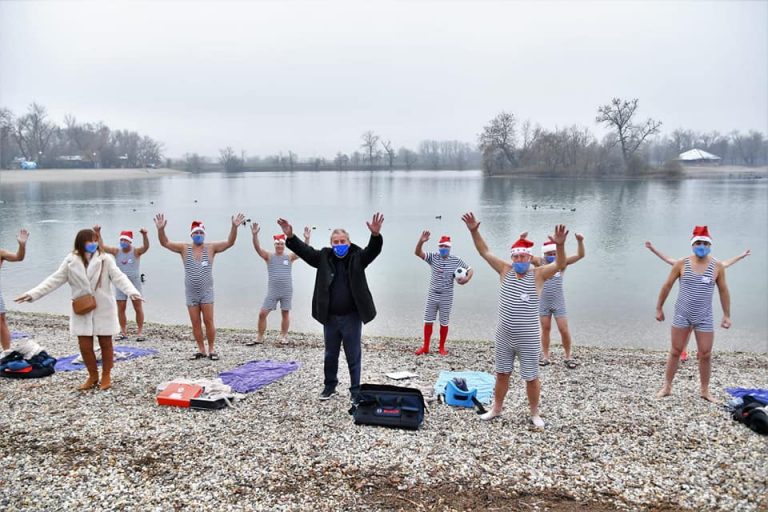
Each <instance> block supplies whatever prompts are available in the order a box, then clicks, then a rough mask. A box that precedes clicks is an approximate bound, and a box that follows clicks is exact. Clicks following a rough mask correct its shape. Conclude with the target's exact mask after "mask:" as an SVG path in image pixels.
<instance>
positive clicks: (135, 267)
mask: <svg viewBox="0 0 768 512" xmlns="http://www.w3.org/2000/svg"><path fill="white" fill-rule="evenodd" d="M115 262H116V263H117V268H119V269H120V270H122V271H123V274H125V275H126V276H128V279H130V280H131V283H133V286H135V287H136V289H137V290H139V293H141V272H139V257H138V256H136V253H135V251H134V249H133V248H131V250H130V251H128V252H123V251H122V249H119V250H118V251H117V254H116V255H115ZM115 300H128V296H127V295H126V294H125V293H123V291H122V290H121V289H119V288H118V287H117V286H115Z"/></svg>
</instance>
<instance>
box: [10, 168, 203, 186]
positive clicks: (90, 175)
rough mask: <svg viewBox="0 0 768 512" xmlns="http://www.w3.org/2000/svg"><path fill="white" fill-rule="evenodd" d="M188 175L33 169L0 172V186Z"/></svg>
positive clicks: (166, 171)
mask: <svg viewBox="0 0 768 512" xmlns="http://www.w3.org/2000/svg"><path fill="white" fill-rule="evenodd" d="M186 174H188V173H187V172H185V171H177V170H174V169H166V168H161V169H146V168H142V169H34V170H25V171H21V170H18V171H16V170H13V171H7V170H0V185H9V184H16V183H31V182H37V183H39V182H45V183H56V182H68V181H112V180H134V179H146V178H163V177H166V176H178V175H186Z"/></svg>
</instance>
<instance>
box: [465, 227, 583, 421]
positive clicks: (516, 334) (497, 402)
mask: <svg viewBox="0 0 768 512" xmlns="http://www.w3.org/2000/svg"><path fill="white" fill-rule="evenodd" d="M461 219H462V220H463V221H464V223H465V224H466V225H467V229H469V231H470V233H471V234H472V240H473V241H474V243H475V248H476V249H477V252H478V253H480V256H482V257H483V259H484V260H485V261H487V262H488V264H489V265H490V266H491V268H493V269H494V270H495V271H496V272H498V273H499V276H501V291H500V293H499V315H498V323H497V326H496V339H495V351H496V386H495V390H494V398H493V405H492V407H491V410H490V411H488V412H487V413H485V414H483V415H482V416H481V417H480V418H481V419H483V420H492V419H494V418H496V417H498V416H500V415H501V411H502V407H503V405H504V398H505V396H506V394H507V390H508V389H509V380H510V376H511V374H512V371H513V370H514V366H515V359H516V358H518V359H519V360H520V376H521V377H522V378H523V380H524V381H525V391H526V394H527V396H528V406H529V409H530V413H531V422H532V423H533V425H534V427H536V428H537V429H543V428H544V420H542V419H541V416H539V397H540V395H541V381H540V380H539V365H538V362H539V356H540V354H541V341H540V327H541V326H540V323H539V297H540V296H541V290H542V288H543V286H544V282H545V281H546V280H547V279H550V278H551V277H552V276H554V275H555V274H556V273H557V272H558V271H562V270H563V269H565V267H566V261H567V257H566V255H565V240H566V237H567V235H568V231H566V229H565V226H564V225H562V224H560V225H558V226H556V227H555V233H554V234H553V235H551V236H550V237H549V239H550V240H552V241H553V242H554V243H555V246H556V248H557V249H556V252H557V256H556V258H555V261H554V262H553V263H549V264H547V265H542V266H540V267H532V266H531V259H532V257H533V250H532V247H533V242H531V241H530V240H527V239H525V238H521V239H519V240H517V241H516V242H515V243H514V244H513V245H512V248H511V256H512V261H509V260H503V259H501V258H499V257H497V256H495V255H493V254H492V253H491V251H490V250H489V249H488V245H487V244H486V243H485V240H484V239H483V237H482V236H481V235H480V230H479V228H480V221H479V220H477V219H476V218H475V215H474V213H472V212H467V213H465V214H464V215H463V216H462V217H461Z"/></svg>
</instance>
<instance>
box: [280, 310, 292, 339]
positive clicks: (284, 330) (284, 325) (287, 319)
mask: <svg viewBox="0 0 768 512" xmlns="http://www.w3.org/2000/svg"><path fill="white" fill-rule="evenodd" d="M280 314H281V315H282V316H283V318H282V320H281V321H280V341H282V342H283V343H285V342H286V341H288V338H287V336H288V326H290V325H291V312H290V311H288V310H281V311H280Z"/></svg>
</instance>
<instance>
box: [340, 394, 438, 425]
mask: <svg viewBox="0 0 768 512" xmlns="http://www.w3.org/2000/svg"><path fill="white" fill-rule="evenodd" d="M425 407H426V406H425V404H424V396H423V395H422V394H421V391H419V390H418V389H414V388H404V387H400V386H388V385H385V384H363V385H361V386H360V392H359V393H358V397H357V401H356V403H355V404H353V405H352V408H351V409H350V410H349V413H350V414H351V415H352V417H353V418H354V419H355V424H357V425H381V426H385V427H396V428H406V429H411V430H417V429H418V428H419V426H420V425H421V422H422V421H424V410H425Z"/></svg>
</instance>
